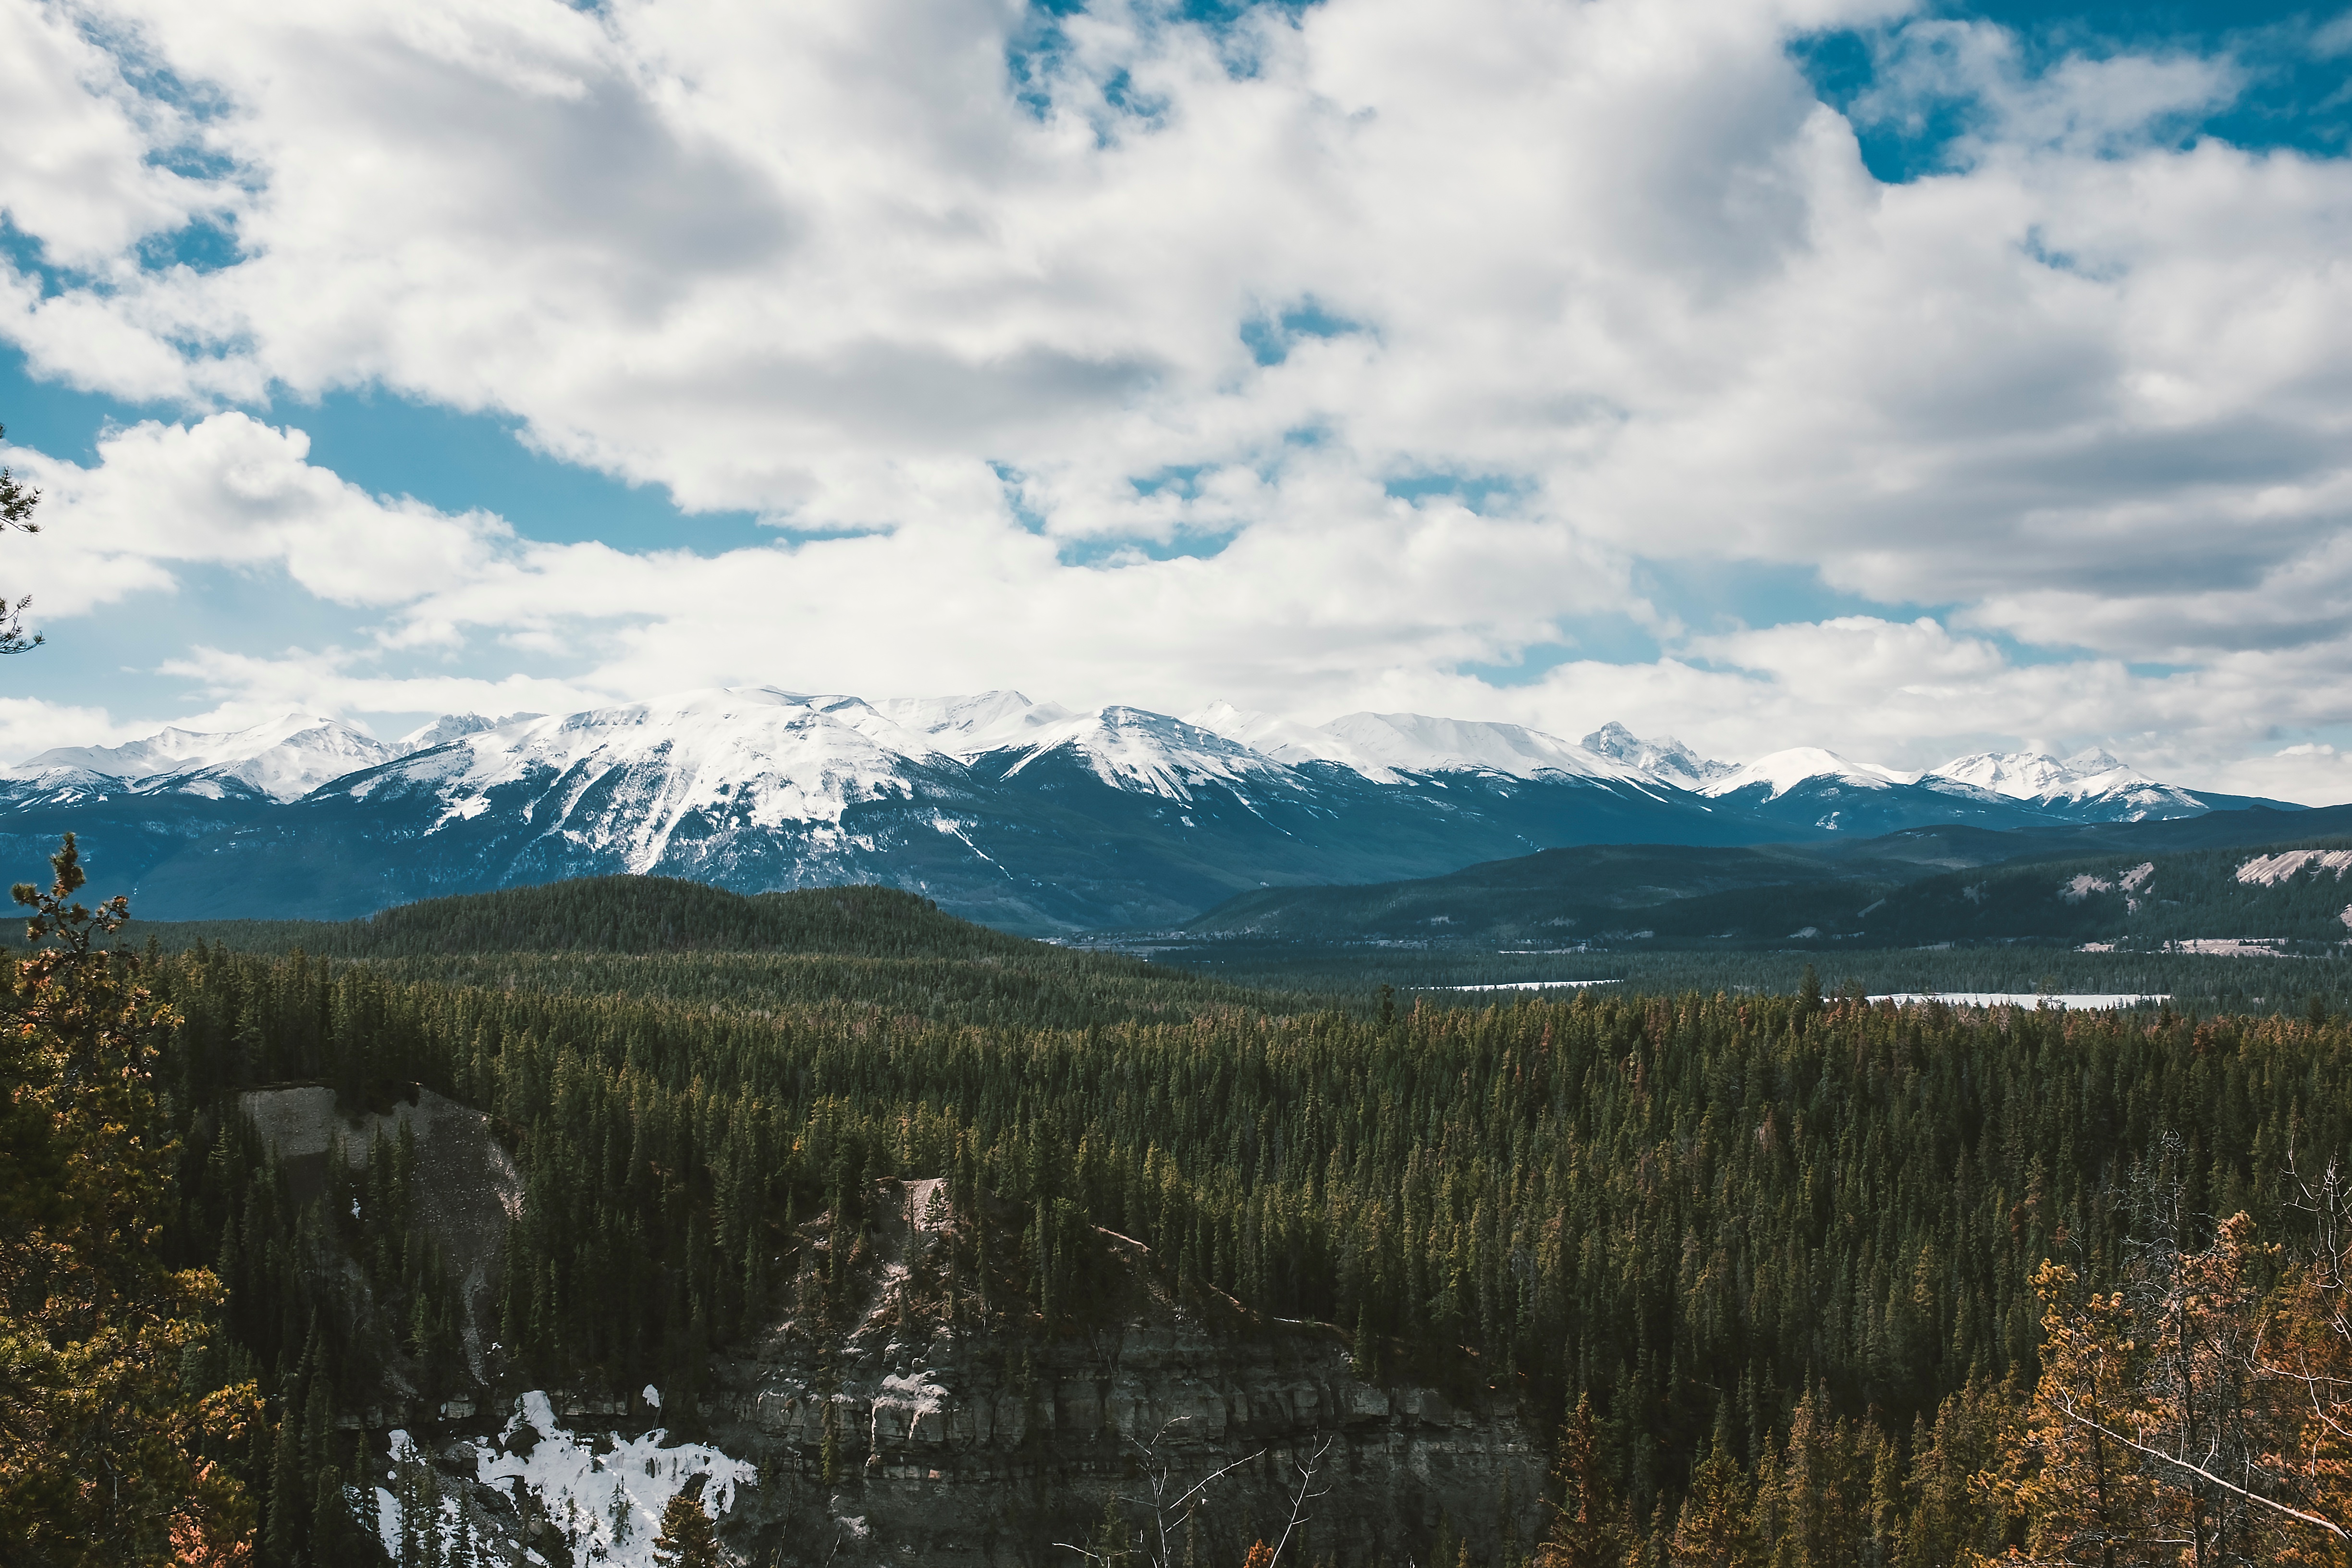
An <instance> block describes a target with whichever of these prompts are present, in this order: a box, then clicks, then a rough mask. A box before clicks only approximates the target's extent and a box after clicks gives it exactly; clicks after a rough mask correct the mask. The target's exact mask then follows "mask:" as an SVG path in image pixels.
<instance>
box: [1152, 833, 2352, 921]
mask: <svg viewBox="0 0 2352 1568" xmlns="http://www.w3.org/2000/svg"><path fill="white" fill-rule="evenodd" d="M2240 818H2242V819H2243V820H2237V819H2240ZM2306 821H2307V823H2308V826H2315V827H2317V828H2318V829H2320V831H2319V832H2318V833H2316V834H2309V835H2302V836H2299V837H2294V838H2282V837H2280V835H2281V834H2282V833H2283V832H2293V831H2294V828H2295V826H2299V825H2302V824H2304V823H2305V822H2306ZM2231 835H2234V836H2235V837H2234V838H2232V837H2229V836H2231ZM2347 846H2352V807H2345V806H2339V807H2331V808H2329V809H2327V810H2326V811H2324V812H2310V813H2296V814H2286V813H2271V812H2245V813H2221V812H2216V813H2212V814H2210V815H2208V816H2201V817H2199V818H2195V819H2192V820H2189V821H2185V822H2175V823H2147V824H2133V823H2120V824H2113V825H2101V826H2078V827H2073V828H2069V829H2066V830H2063V831H2059V832H2048V831H2042V830H2035V831H2025V832H2007V833H1993V832H1988V831H1984V830H1982V829H1978V828H1972V827H1967V826H1945V827H1936V828H1927V829H1912V830H1907V831H1905V832H1902V833H1896V834H1892V835H1888V836H1886V837H1880V838H1873V839H1853V840H1847V841H1843V842H1830V843H1811V844H1780V845H1767V846H1759V847H1748V848H1726V849H1706V850H1702V849H1693V848H1689V847H1682V846H1672V845H1633V846H1623V847H1611V846H1583V847H1574V848H1561V849H1551V850H1546V851H1544V852H1542V853H1540V854H1537V855H1531V856H1526V857H1522V858H1517V859H1511V860H1501V861H1496V862H1493V863H1490V864H1486V865H1478V866H1471V867H1467V868H1464V869H1462V870H1460V871H1457V872H1454V873H1452V874H1450V875H1447V876H1444V877H1435V878H1429V879H1420V880H1412V881H1398V882H1390V883H1384V884H1380V885H1375V886H1365V887H1323V888H1279V889H1261V890H1259V891H1256V892H1254V893H1249V894H1244V895H1243V896H1242V897H1240V898H1237V899H1235V900H1232V901H1231V902H1229V903H1226V904H1223V905H1221V906H1219V907H1218V908H1216V909H1214V910H1210V911H1209V912H1208V913H1207V914H1205V915H1203V916H1202V917H1201V918H1200V919H1199V920H1197V921H1193V922H1192V926H1191V928H1190V929H1191V930H1192V931H1195V932H1199V933H1202V934H1206V935H1253V936H1260V937H1273V938H1282V939H1300V940H1310V941H1333V940H1339V941H1346V940H1360V939H1366V938H1380V939H1389V940H1408V939H1410V940H1421V941H1431V940H1434V941H1444V942H1455V941H1478V942H1515V943H1526V942H1542V943H1546V944H1551V945H1566V944H1570V943H1577V942H1604V943H1620V944H1622V943H1624V942H1644V943H1654V944H1655V945H1660V946H1673V945H1676V944H1689V943H1696V942H1731V943H1736V944H1749V945H1764V946H1775V945H1781V944H1784V943H1787V942H1814V941H1828V940H1832V939H1834V940H1838V941H1843V942H1850V943H1855V944H1859V945H1865V946H1895V947H1903V946H1914V945H1918V944H1921V943H1931V942H1954V941H2033V942H2067V943H2080V942H2113V943H2120V944H2125V945H2131V946H2146V945H2149V944H2160V943H2163V942H2180V941H2200V942H2212V941H2229V940H2231V939H2244V938H2277V939H2280V940H2281V941H2284V942H2287V943H2289V944H2290V945H2293V944H2296V943H2301V944H2306V945H2308V944H2312V943H2322V944H2328V945H2331V946H2340V945H2341V944H2342V943H2343V942H2345V941H2346V940H2347V939H2352V879H2347V873H2352V853H2342V854H2339V853H2337V851H2338V850H2340V849H2343V848H2345V847H2347Z"/></svg>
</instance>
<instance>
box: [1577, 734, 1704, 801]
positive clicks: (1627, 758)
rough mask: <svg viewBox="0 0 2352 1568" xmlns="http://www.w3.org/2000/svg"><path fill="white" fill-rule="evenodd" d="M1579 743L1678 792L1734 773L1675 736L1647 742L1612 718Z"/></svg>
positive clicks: (1589, 750) (1660, 737)
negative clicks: (1646, 774)
mask: <svg viewBox="0 0 2352 1568" xmlns="http://www.w3.org/2000/svg"><path fill="white" fill-rule="evenodd" d="M1578 744H1580V745H1581V746H1582V747H1583V748H1584V749H1585V750H1586V751H1588V752H1592V753H1594V754H1595V755H1597V756H1603V757H1612V758H1614V759H1615V760H1616V761H1618V762H1621V763H1624V764H1625V765H1626V766H1627V767H1630V768H1637V769H1639V770H1640V771H1641V772H1643V773H1648V774H1649V775H1650V776H1651V777H1652V778H1654V779H1657V780H1659V781H1660V782H1662V783H1664V784H1673V785H1675V787H1676V788H1678V789H1689V790H1696V789H1702V788H1704V787H1705V786H1706V785H1707V784H1712V783H1714V782H1715V781H1716V780H1717V779H1719V778H1723V777H1726V776H1727V775H1728V774H1729V773H1731V772H1732V771H1733V770H1732V765H1731V764H1730V763H1718V762H1717V761H1716V760H1715V759H1714V758H1712V757H1702V756H1700V755H1699V754H1698V753H1697V752H1694V751H1692V750H1691V749H1690V748H1689V747H1688V746H1685V745H1684V744H1683V743H1682V742H1680V741H1677V740H1675V738H1674V737H1673V736H1672V735H1661V736H1659V737H1658V738H1657V739H1656V740H1654V741H1644V740H1643V739H1642V738H1641V737H1640V736H1638V735H1636V734H1634V733H1633V731H1631V730H1628V729H1627V728H1625V726H1624V725H1622V724H1621V723H1618V722H1617V721H1615V720H1613V719H1612V720H1611V721H1609V722H1608V723H1606V724H1603V725H1601V728H1599V729H1598V730H1595V731H1592V733H1591V734H1590V735H1587V736H1585V737H1584V739H1583V740H1582V741H1580V742H1578Z"/></svg>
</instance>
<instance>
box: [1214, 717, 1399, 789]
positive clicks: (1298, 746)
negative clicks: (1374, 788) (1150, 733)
mask: <svg viewBox="0 0 2352 1568" xmlns="http://www.w3.org/2000/svg"><path fill="white" fill-rule="evenodd" d="M1184 722H1186V723H1187V724H1191V725H1194V726H1196V727H1197V728H1200V729H1202V730H1206V731H1210V732H1211V733H1212V734H1217V735H1223V737H1224V738H1225V739H1226V740H1228V741H1232V742H1235V743H1236V744H1239V745H1244V746H1247V747H1248V748H1249V749H1250V750H1251V751H1253V752H1257V753H1258V755H1260V756H1262V757H1272V758H1273V759H1274V760H1275V761H1276V762H1277V763H1286V764H1288V765H1289V766H1292V767H1298V766H1300V765H1302V764H1304V763H1337V764H1339V766H1340V767H1343V768H1346V769H1348V770H1349V772H1351V773H1361V774H1362V775H1363V776H1364V777H1366V778H1368V779H1370V780H1372V781H1373V782H1374V783H1376V784H1394V783H1395V782H1396V780H1397V774H1396V772H1395V770H1394V769H1392V768H1390V767H1388V766H1386V765H1385V764H1383V763H1381V761H1380V759H1379V758H1377V757H1375V756H1373V755H1372V754H1371V753H1370V752H1367V751H1365V750H1364V749H1363V748H1361V747H1360V746H1357V745H1355V744H1353V743H1352V742H1349V741H1347V740H1345V739H1343V738H1342V737H1341V736H1339V735H1338V734H1335V733H1333V732H1332V731H1330V730H1328V729H1318V728H1316V727H1315V726H1314V725H1312V724H1301V723H1299V722H1298V721H1296V720H1293V719H1278V718H1276V717H1275V716H1274V715H1273V714H1271V713H1258V712H1253V711H1251V710H1248V709H1245V708H1236V707H1234V705H1233V704H1232V703H1230V702H1212V703H1210V704H1209V705H1208V706H1207V707H1206V708H1202V709H1200V710H1197V711H1195V712H1192V713H1187V714H1186V715H1184Z"/></svg>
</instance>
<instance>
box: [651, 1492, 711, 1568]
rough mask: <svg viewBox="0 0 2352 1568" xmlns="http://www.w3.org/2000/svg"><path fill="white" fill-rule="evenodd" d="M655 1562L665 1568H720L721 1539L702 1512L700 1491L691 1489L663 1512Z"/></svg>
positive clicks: (656, 1544) (669, 1503) (706, 1515)
mask: <svg viewBox="0 0 2352 1568" xmlns="http://www.w3.org/2000/svg"><path fill="white" fill-rule="evenodd" d="M654 1561H655V1562H656V1563H660V1564H661V1565H662V1568H719V1536H718V1532H717V1531H714V1530H713V1529H712V1528H711V1524H710V1516H709V1514H707V1513H705V1512H703V1511H702V1498H701V1488H700V1487H698V1486H688V1487H687V1488H686V1489H684V1490H681V1491H679V1492H677V1494H676V1495H675V1496H673V1497H672V1498H671V1499H670V1500H669V1502H668V1503H667V1505H666V1506H665V1507H664V1508H663V1509H662V1522H661V1533H660V1534H659V1535H657V1536H656V1537H655V1538H654Z"/></svg>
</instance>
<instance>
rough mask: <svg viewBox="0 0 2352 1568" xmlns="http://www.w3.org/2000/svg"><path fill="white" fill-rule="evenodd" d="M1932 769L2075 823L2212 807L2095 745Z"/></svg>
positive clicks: (1957, 761)
mask: <svg viewBox="0 0 2352 1568" xmlns="http://www.w3.org/2000/svg"><path fill="white" fill-rule="evenodd" d="M1935 772H1936V773H1937V775H1939V776H1941V777H1944V778H1948V779H1952V780H1955V781H1957V782H1958V783H1961V784H1972V785H1974V786H1976V787H1977V788H1979V789H1984V790H1990V791H1991V792H1992V793H1994V794H1996V795H2006V796H2008V797H2009V798H2010V799H2011V800H2019V801H2025V802H2029V803H2031V804H2032V805H2038V806H2040V807H2042V809H2044V810H2046V811H2051V812H2053V813H2057V814H2059V815H2063V816H2069V817H2072V818H2074V820H2076V821H2078V822H2140V821H2144V820H2146V819H2147V818H2149V817H2159V818H2162V817H2175V816H2197V815H2199V814H2200V812H2204V811H2209V810H2212V809H2214V806H2213V805H2212V802H2211V798H2210V797H2207V796H2203V795H2197V794H2195V793H2192V792H2191V791H2189V790H2185V789H2182V788H2180V787H2179V785H2177V784H2158V783H2157V782H2156V781H2155V780H2154V779H2151V778H2149V777H2147V775H2146V774H2144V773H2138V772H2137V771H2135V770H2134V769H2131V768H2128V767H2126V766H2125V765H2124V764H2123V763H2121V762H2119V761H2117V760H2116V758H2115V757H2112V756H2110V755H2108V754H2107V753H2106V752H2104V751H2101V750H2099V749H2097V748H2096V747H2094V748H2092V749H2090V750H2087V751H2083V752H2076V753H2075V754H2074V755H2073V756H2071V757H2067V758H2064V759H2063V760H2062V759H2060V758H2057V757H2052V756H2045V755H2042V754H2041V753H2039V752H1978V753H1976V754H1975V755H1974V756H1968V757H1956V758H1954V759H1953V760H1952V761H1950V762H1948V763H1945V764H1944V765H1943V766H1942V767H1939V768H1937V769H1936V770H1935ZM2231 804H2233V805H2238V804H2245V803H2241V802H2234V801H2233V802H2232V803H2231ZM2223 809H2228V808H2227V807H2224V808H2223Z"/></svg>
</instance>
